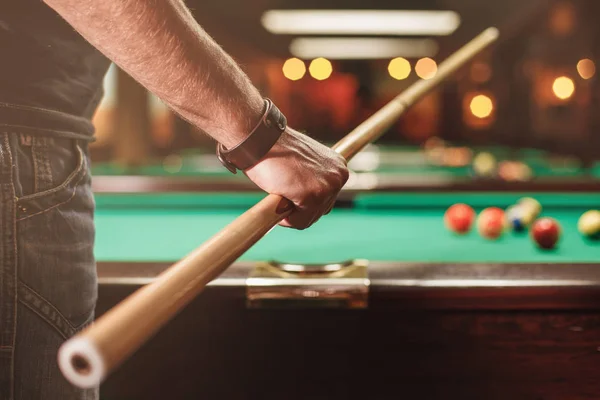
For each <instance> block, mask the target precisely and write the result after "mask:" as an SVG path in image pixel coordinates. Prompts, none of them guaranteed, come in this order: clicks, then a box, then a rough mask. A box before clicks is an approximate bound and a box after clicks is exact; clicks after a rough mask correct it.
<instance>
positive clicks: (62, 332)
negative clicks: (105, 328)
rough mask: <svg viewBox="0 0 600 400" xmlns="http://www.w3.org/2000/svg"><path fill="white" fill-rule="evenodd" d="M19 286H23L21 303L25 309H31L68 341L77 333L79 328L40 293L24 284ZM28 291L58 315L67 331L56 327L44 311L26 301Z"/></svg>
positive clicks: (20, 283)
mask: <svg viewBox="0 0 600 400" xmlns="http://www.w3.org/2000/svg"><path fill="white" fill-rule="evenodd" d="M19 286H21V287H22V290H24V292H23V295H21V296H19V302H20V303H21V304H23V305H24V306H25V307H27V308H29V309H30V310H31V311H32V312H34V313H35V314H37V315H38V316H39V317H40V318H41V319H43V320H44V321H46V323H48V325H50V326H51V327H52V328H53V329H54V330H56V331H57V332H58V333H59V334H60V335H61V336H62V337H63V338H64V339H67V338H69V337H70V336H72V335H73V334H75V332H76V331H77V328H76V327H75V326H73V324H72V323H71V322H70V321H69V319H68V318H67V317H65V316H64V315H63V313H61V312H60V310H59V309H58V308H56V307H55V306H54V304H52V303H51V302H50V301H49V300H48V299H46V298H45V297H44V296H42V295H41V294H40V293H38V292H37V291H35V290H34V289H32V288H31V287H29V286H27V285H26V284H25V283H24V282H19ZM26 291H29V292H31V293H32V294H33V295H35V296H36V297H37V298H38V299H39V300H40V301H42V302H43V303H44V304H45V305H46V306H48V307H50V308H51V309H52V310H53V311H54V312H55V313H56V315H57V316H58V317H59V318H60V319H61V320H62V321H63V322H64V323H65V325H66V326H65V329H61V328H60V327H59V326H57V325H56V323H54V322H53V321H52V319H51V318H50V317H49V316H48V315H46V314H45V313H44V312H43V311H40V309H39V308H38V307H36V306H35V305H33V304H31V303H30V302H28V301H26V299H24V297H25V295H26Z"/></svg>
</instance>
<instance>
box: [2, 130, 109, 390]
mask: <svg viewBox="0 0 600 400" xmlns="http://www.w3.org/2000/svg"><path fill="white" fill-rule="evenodd" d="M35 133H36V132H35V129H31V128H28V129H23V130H20V129H19V128H12V127H2V125H0V400H36V399H44V400H59V399H60V400H71V399H73V400H75V399H77V400H79V399H97V398H98V389H92V390H80V389H77V388H75V387H73V386H72V385H71V384H69V383H68V382H67V381H66V380H65V378H64V377H63V376H62V374H61V372H60V370H59V368H58V364H57V354H58V348H59V346H60V345H61V344H62V343H63V342H64V341H65V339H67V338H69V337H70V336H72V335H74V334H75V333H76V332H78V331H79V330H80V329H82V328H84V327H85V326H87V325H88V324H90V323H91V322H92V320H93V318H94V307H95V303H96V297H97V277H96V267H95V261H94V254H93V245H94V225H93V213H94V198H93V195H92V191H91V177H90V170H89V156H88V152H87V142H86V141H83V140H78V139H72V138H60V137H51V136H48V135H47V131H44V132H40V134H39V135H37V134H35Z"/></svg>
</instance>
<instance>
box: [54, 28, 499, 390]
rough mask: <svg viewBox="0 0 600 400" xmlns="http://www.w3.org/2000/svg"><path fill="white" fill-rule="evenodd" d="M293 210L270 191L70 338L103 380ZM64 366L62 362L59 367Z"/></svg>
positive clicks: (393, 111) (422, 89) (371, 127)
mask: <svg viewBox="0 0 600 400" xmlns="http://www.w3.org/2000/svg"><path fill="white" fill-rule="evenodd" d="M497 37H498V31H497V29H495V28H489V29H487V30H485V31H484V32H483V33H481V34H480V35H479V36H477V37H476V38H474V39H473V40H472V41H471V42H469V43H468V44H466V45H465V46H464V47H462V48H461V49H460V50H458V51H457V52H456V53H454V54H452V55H451V56H450V57H449V58H448V59H447V60H445V61H444V62H443V63H441V64H440V66H439V69H438V72H437V75H436V76H435V78H433V79H430V80H427V81H423V80H421V81H418V82H417V83H415V84H414V85H412V86H411V87H410V88H408V89H407V90H406V91H404V92H403V93H402V94H400V95H399V96H397V97H396V98H395V99H394V100H392V101H391V102H390V103H389V104H387V105H386V106H385V107H383V108H382V109H381V110H380V111H378V112H377V113H375V114H374V115H373V116H371V117H370V118H369V119H367V120H366V121H365V122H363V123H362V124H361V125H359V126H358V127H357V128H356V129H355V130H353V131H352V132H351V133H350V134H348V135H347V136H346V137H345V138H344V139H342V140H341V141H340V142H338V143H337V144H336V145H335V150H336V151H337V152H339V153H340V154H341V155H343V156H344V157H345V158H346V159H347V160H350V159H351V158H352V157H353V156H354V155H355V154H356V153H358V152H359V151H360V150H361V149H362V148H363V147H364V146H366V145H367V144H369V143H371V142H372V141H374V140H375V139H377V138H378V137H379V136H381V135H382V134H383V132H384V131H385V130H386V129H387V128H388V127H389V126H390V124H391V123H392V122H393V121H395V120H396V119H397V118H398V117H399V116H401V115H402V114H403V113H404V112H405V111H406V110H407V109H408V108H409V107H410V106H411V105H413V104H414V103H415V102H416V101H417V100H419V99H420V98H422V97H423V96H424V95H425V94H426V93H428V92H429V91H430V90H431V89H433V88H435V87H436V86H437V85H439V84H440V83H441V82H442V81H443V80H445V79H446V78H448V76H450V75H451V74H452V73H454V72H455V71H456V70H457V69H458V68H459V67H461V66H463V65H464V64H465V63H466V62H467V61H469V60H470V59H472V58H473V57H474V56H475V55H476V54H478V53H479V52H480V51H482V50H483V49H485V48H486V47H487V46H489V45H490V44H491V43H493V42H494V41H495V40H496V38H497ZM292 209H293V207H292V204H291V203H290V202H289V201H288V200H286V199H284V198H282V197H280V196H276V195H268V196H266V197H265V198H264V199H263V200H261V201H260V202H258V203H257V204H256V205H255V206H253V207H252V208H250V209H249V210H248V211H246V212H245V213H244V214H242V215H241V216H240V217H238V218H237V219H236V220H234V221H233V222H232V223H230V224H229V225H228V226H226V227H225V228H224V229H223V230H221V231H220V232H218V233H217V234H216V235H214V236H213V237H212V238H211V239H209V240H208V241H207V242H205V243H204V244H203V245H201V246H200V247H199V248H197V249H196V250H194V251H193V252H192V253H190V254H189V255H188V256H186V257H185V258H183V259H182V260H181V261H179V262H177V263H176V264H174V265H173V266H172V267H170V268H169V269H167V270H166V271H165V272H163V273H162V274H161V275H159V276H158V277H157V279H156V280H155V281H154V282H152V283H150V284H148V285H146V286H144V287H142V288H141V289H139V290H137V291H136V292H135V293H133V294H132V295H130V296H129V297H128V298H126V299H125V300H123V301H122V302H121V303H119V304H118V305H116V306H115V307H114V308H112V309H111V310H109V311H108V312H107V313H106V314H104V315H103V316H102V317H100V318H99V319H98V320H97V321H96V322H95V323H94V324H93V325H91V326H90V327H88V328H86V329H85V330H84V331H82V332H81V333H79V334H78V335H76V336H75V337H74V338H72V339H70V340H71V341H72V340H74V339H85V340H86V342H89V343H91V344H92V345H93V346H94V348H95V349H96V350H97V352H98V353H99V354H100V355H101V358H102V363H103V367H104V368H103V373H102V375H103V376H102V377H101V378H100V379H103V378H104V376H106V375H107V374H109V373H110V371H111V370H113V369H114V368H116V367H117V366H119V365H120V364H121V363H122V362H123V361H124V360H126V359H127V358H128V357H129V356H130V355H131V354H132V353H133V352H134V351H136V350H137V349H138V348H139V347H140V346H141V345H142V344H144V343H145V342H146V340H148V339H149V338H150V337H151V336H153V334H154V333H155V332H156V331H157V330H158V329H160V328H161V327H162V326H163V325H164V324H165V323H166V322H167V321H169V320H170V319H171V318H172V317H174V316H175V315H176V314H177V313H179V311H181V309H182V308H183V307H184V306H185V305H187V304H188V303H189V302H190V301H191V300H192V299H193V298H194V297H195V296H196V295H198V293H200V291H202V289H204V287H205V286H206V285H207V284H208V283H209V282H210V281H211V280H213V279H214V278H216V277H217V276H218V275H219V274H220V273H221V272H223V271H224V270H225V269H226V268H227V267H229V265H231V264H232V263H233V262H234V261H235V260H236V259H237V258H238V257H240V256H241V255H242V254H243V253H244V252H246V251H247V250H248V249H249V248H250V247H251V246H252V245H254V244H255V243H256V242H257V241H258V240H260V239H261V238H262V237H263V236H264V235H265V234H267V233H268V232H269V231H270V230H271V229H272V228H274V227H275V226H276V225H277V224H278V223H279V222H280V221H281V220H282V219H283V218H285V217H286V216H287V215H289V214H290V212H291V211H292ZM68 342H69V341H67V342H66V343H65V344H67V343H68ZM63 347H65V346H63ZM62 350H63V349H62V348H61V351H62ZM69 354H71V353H69ZM85 357H86V354H84V353H80V354H77V358H78V359H77V360H75V356H71V358H70V359H67V361H64V360H63V359H62V358H61V357H59V360H60V362H61V363H63V362H70V363H71V366H73V368H74V369H75V370H76V372H77V373H81V374H82V375H83V374H87V373H89V370H88V368H89V365H88V366H87V367H82V365H83V366H85V365H86V363H85V362H84V363H83V364H82V363H81V361H82V359H83V360H84V361H85ZM78 366H79V367H78ZM63 367H65V366H64V365H62V364H61V369H63ZM63 371H64V369H63ZM72 382H73V383H75V382H74V381H73V380H72ZM98 383H99V382H98ZM75 384H76V383H75Z"/></svg>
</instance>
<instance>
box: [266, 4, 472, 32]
mask: <svg viewBox="0 0 600 400" xmlns="http://www.w3.org/2000/svg"><path fill="white" fill-rule="evenodd" d="M261 22H262V24H263V26H264V28H265V29H267V30H268V31H269V32H271V33H276V34H296V35H304V34H311V35H348V34H350V35H403V36H404V35H419V36H420V35H431V36H436V35H440V36H445V35H450V34H451V33H453V32H454V31H455V30H456V29H457V28H458V26H459V25H460V16H459V15H458V14H457V13H456V12H454V11H437V10H427V11H419V10H407V11H405V10H269V11H266V12H265V13H264V14H263V16H262V18H261Z"/></svg>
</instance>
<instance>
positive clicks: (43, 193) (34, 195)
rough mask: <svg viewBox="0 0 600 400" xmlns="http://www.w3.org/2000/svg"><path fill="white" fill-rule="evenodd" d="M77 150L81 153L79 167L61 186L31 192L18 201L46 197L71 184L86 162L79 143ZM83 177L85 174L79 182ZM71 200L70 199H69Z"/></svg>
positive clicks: (79, 180)
mask: <svg viewBox="0 0 600 400" xmlns="http://www.w3.org/2000/svg"><path fill="white" fill-rule="evenodd" d="M77 151H78V153H79V161H78V163H77V168H76V169H75V171H73V172H72V173H71V174H70V175H69V177H68V178H67V179H66V180H65V181H64V182H63V183H61V184H60V185H59V186H57V187H55V188H54V189H49V190H45V191H43V192H40V193H35V194H30V195H27V196H22V197H19V198H18V201H28V200H34V199H37V198H40V197H45V196H48V195H51V194H54V193H56V192H58V191H60V190H62V189H64V188H65V187H67V186H69V184H70V183H71V181H72V180H73V178H75V176H77V174H79V173H80V172H81V170H82V169H83V167H84V164H85V156H84V155H83V151H82V150H81V147H79V145H78V146H77ZM81 179H83V176H81V177H80V178H79V179H78V180H77V184H78V183H79V182H81ZM69 200H70V199H69Z"/></svg>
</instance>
